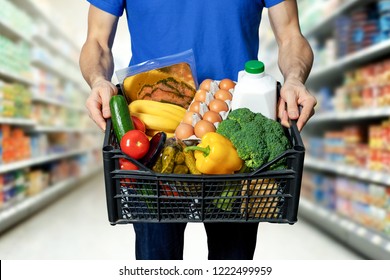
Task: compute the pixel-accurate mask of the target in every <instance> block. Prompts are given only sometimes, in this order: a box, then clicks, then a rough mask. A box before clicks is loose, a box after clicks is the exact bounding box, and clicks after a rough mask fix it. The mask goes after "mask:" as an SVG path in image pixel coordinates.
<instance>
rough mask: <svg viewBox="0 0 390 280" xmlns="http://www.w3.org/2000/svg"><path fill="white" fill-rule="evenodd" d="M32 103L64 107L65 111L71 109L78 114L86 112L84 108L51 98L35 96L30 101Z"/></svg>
mask: <svg viewBox="0 0 390 280" xmlns="http://www.w3.org/2000/svg"><path fill="white" fill-rule="evenodd" d="M32 100H33V101H34V102H40V103H45V104H51V105H55V106H59V107H64V108H67V109H71V110H74V111H78V112H84V113H85V112H86V109H85V107H81V106H80V105H79V104H72V103H70V102H69V101H64V100H61V99H59V98H53V97H46V96H39V95H35V96H33V99H32Z"/></svg>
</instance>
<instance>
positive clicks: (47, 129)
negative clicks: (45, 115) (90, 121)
mask: <svg viewBox="0 0 390 280" xmlns="http://www.w3.org/2000/svg"><path fill="white" fill-rule="evenodd" d="M30 131H34V132H46V133H53V132H69V133H76V132H80V133H81V132H82V133H92V132H101V131H100V130H99V129H98V128H97V127H96V128H80V127H66V126H40V125H38V126H35V127H32V128H31V130H30Z"/></svg>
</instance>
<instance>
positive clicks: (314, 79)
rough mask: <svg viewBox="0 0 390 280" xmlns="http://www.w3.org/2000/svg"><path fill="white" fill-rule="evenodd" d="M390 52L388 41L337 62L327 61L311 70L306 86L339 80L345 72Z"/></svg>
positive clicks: (389, 41)
mask: <svg viewBox="0 0 390 280" xmlns="http://www.w3.org/2000/svg"><path fill="white" fill-rule="evenodd" d="M389 52H390V39H388V40H386V41H383V42H381V43H378V44H375V45H372V46H370V47H367V48H365V49H363V50H360V51H357V52H355V53H353V54H350V55H347V56H345V57H342V58H340V59H338V60H337V61H336V60H335V61H328V62H329V63H328V64H327V65H321V68H319V66H318V67H317V68H314V69H313V72H312V73H311V74H310V77H309V80H308V84H309V85H313V84H318V83H320V84H323V83H324V80H326V81H331V80H334V79H335V78H336V79H337V78H339V77H340V75H342V74H343V73H344V72H345V71H347V70H349V69H353V68H356V67H358V66H361V65H363V64H365V63H368V62H370V61H372V60H375V59H378V58H381V57H383V56H388V54H389Z"/></svg>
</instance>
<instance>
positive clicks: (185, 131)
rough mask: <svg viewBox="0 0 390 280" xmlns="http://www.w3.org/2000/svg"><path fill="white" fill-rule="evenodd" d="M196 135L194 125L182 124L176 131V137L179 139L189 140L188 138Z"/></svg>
mask: <svg viewBox="0 0 390 280" xmlns="http://www.w3.org/2000/svg"><path fill="white" fill-rule="evenodd" d="M192 135H194V128H193V127H192V125H190V124H187V123H183V122H182V123H180V124H179V125H178V126H177V128H176V130H175V136H176V138H177V139H180V140H181V139H187V138H188V137H190V136H192Z"/></svg>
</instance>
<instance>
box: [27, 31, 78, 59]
mask: <svg viewBox="0 0 390 280" xmlns="http://www.w3.org/2000/svg"><path fill="white" fill-rule="evenodd" d="M32 40H33V41H34V42H36V43H38V44H39V45H41V46H44V47H46V48H47V49H48V50H50V51H51V52H52V53H55V54H57V55H59V56H60V57H62V58H64V59H65V60H66V61H68V62H69V63H71V64H73V65H75V66H76V67H78V65H77V62H76V61H74V60H73V59H72V58H70V57H69V56H68V55H67V54H66V53H64V52H63V51H62V50H61V49H60V48H59V47H58V46H57V45H55V44H54V43H53V42H52V41H51V40H50V38H46V37H44V36H42V35H41V34H36V35H35V36H34V37H33V38H32Z"/></svg>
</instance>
